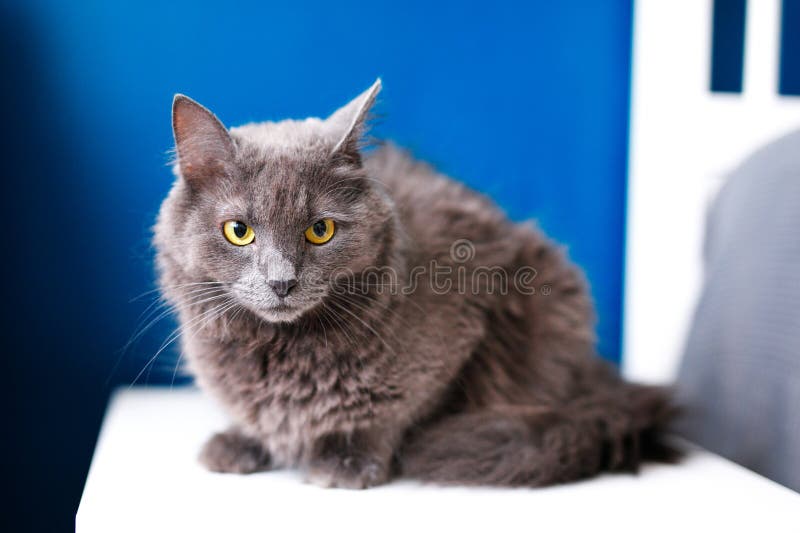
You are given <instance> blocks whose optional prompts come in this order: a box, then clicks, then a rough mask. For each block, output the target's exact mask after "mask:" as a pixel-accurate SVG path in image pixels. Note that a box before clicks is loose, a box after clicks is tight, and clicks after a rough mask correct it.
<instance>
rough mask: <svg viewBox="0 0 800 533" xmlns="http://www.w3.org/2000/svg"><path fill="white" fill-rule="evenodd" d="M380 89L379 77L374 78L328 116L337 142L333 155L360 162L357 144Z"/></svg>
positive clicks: (364, 129) (328, 121)
mask: <svg viewBox="0 0 800 533" xmlns="http://www.w3.org/2000/svg"><path fill="white" fill-rule="evenodd" d="M380 91H381V79H380V78H378V79H377V80H375V83H373V84H372V87H370V88H369V89H367V90H366V91H364V92H363V93H361V94H359V95H358V96H356V97H355V98H354V99H353V100H351V101H350V103H349V104H347V105H345V106H344V107H341V108H339V109H338V110H337V111H336V112H335V113H333V114H332V115H331V116H330V117H328V120H327V123H328V124H329V125H330V127H331V129H332V131H333V133H334V135H335V136H336V139H337V143H336V145H335V147H334V149H333V151H332V152H331V153H332V154H333V155H335V156H338V157H342V158H344V159H345V160H347V161H350V162H352V163H356V164H358V163H360V162H361V155H360V153H359V150H358V148H359V144H360V142H361V138H362V136H363V135H364V133H365V131H366V122H367V118H368V117H369V110H370V109H371V108H372V105H373V104H374V103H375V97H376V96H378V93H379V92H380Z"/></svg>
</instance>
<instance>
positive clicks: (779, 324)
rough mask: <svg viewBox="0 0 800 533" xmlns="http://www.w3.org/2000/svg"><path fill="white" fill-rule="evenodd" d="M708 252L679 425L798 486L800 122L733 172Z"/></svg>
mask: <svg viewBox="0 0 800 533" xmlns="http://www.w3.org/2000/svg"><path fill="white" fill-rule="evenodd" d="M704 253H705V281H704V288H703V292H702V295H701V297H700V300H699V304H698V307H697V310H696V314H695V318H694V322H693V326H692V330H691V333H690V335H689V339H688V342H687V346H686V351H685V354H684V358H683V362H682V365H681V369H680V372H679V377H678V383H677V388H678V394H679V398H680V400H681V401H682V402H683V404H684V405H686V406H687V415H686V417H685V418H684V420H683V427H682V432H683V433H684V434H685V435H686V436H687V437H688V438H689V439H691V440H694V441H695V442H697V443H699V444H700V445H702V446H704V447H706V448H708V449H709V450H712V451H714V452H717V453H719V454H721V455H724V456H726V457H728V458H730V459H732V460H734V461H736V462H738V463H740V464H742V465H744V466H746V467H748V468H751V469H753V470H755V471H756V472H759V473H761V474H763V475H765V476H767V477H770V478H772V479H774V480H775V481H778V482H779V483H782V484H784V485H786V486H788V487H790V488H793V489H794V490H798V491H800V131H797V132H795V133H792V134H790V135H788V136H786V137H783V138H781V139H780V140H778V141H775V142H773V143H771V144H770V145H768V146H767V147H766V148H763V149H762V150H760V151H758V152H757V153H756V154H755V155H753V156H752V157H750V158H749V159H748V160H747V161H746V162H745V163H744V164H742V165H741V166H740V167H739V168H738V169H737V170H736V171H734V172H733V173H732V174H731V175H730V176H729V178H728V180H727V182H726V184H725V185H724V187H723V188H722V190H721V191H720V194H719V196H718V197H717V199H716V200H715V202H714V204H713V206H712V207H711V210H710V212H709V215H708V223H707V233H706V243H705V251H704Z"/></svg>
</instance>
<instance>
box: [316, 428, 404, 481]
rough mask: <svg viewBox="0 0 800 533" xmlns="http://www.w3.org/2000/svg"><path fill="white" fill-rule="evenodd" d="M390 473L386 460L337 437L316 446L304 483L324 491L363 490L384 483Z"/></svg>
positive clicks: (348, 440)
mask: <svg viewBox="0 0 800 533" xmlns="http://www.w3.org/2000/svg"><path fill="white" fill-rule="evenodd" d="M389 474H390V472H389V461H388V460H387V459H384V458H382V457H379V456H378V455H377V454H374V453H371V452H370V451H369V450H367V449H363V448H360V447H358V446H353V443H352V441H351V440H350V439H347V438H344V437H342V436H338V435H337V436H330V437H327V438H325V439H323V440H322V441H321V442H320V443H319V444H318V446H317V450H316V453H315V454H314V457H313V459H312V461H311V463H310V464H309V466H308V472H307V474H306V481H308V482H310V483H313V484H314V485H317V486H320V487H324V488H333V487H336V488H341V489H366V488H368V487H374V486H376V485H382V484H384V483H386V482H387V481H388V480H389Z"/></svg>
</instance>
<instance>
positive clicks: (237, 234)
mask: <svg viewBox="0 0 800 533" xmlns="http://www.w3.org/2000/svg"><path fill="white" fill-rule="evenodd" d="M222 234H223V235H225V238H226V239H228V242H229V243H231V244H235V245H236V246H246V245H248V244H250V243H251V242H253V240H254V239H255V238H256V233H255V232H254V231H253V228H251V227H250V226H248V225H247V224H245V223H244V222H239V221H238V220H229V221H227V222H225V223H224V224H223V225H222Z"/></svg>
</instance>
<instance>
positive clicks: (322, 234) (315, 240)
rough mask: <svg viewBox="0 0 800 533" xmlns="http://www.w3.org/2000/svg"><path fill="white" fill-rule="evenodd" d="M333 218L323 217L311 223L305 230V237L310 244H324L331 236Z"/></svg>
mask: <svg viewBox="0 0 800 533" xmlns="http://www.w3.org/2000/svg"><path fill="white" fill-rule="evenodd" d="M334 231H335V229H334V226H333V220H331V219H329V218H324V219H322V220H317V221H316V222H314V223H313V224H311V225H310V226H309V227H308V229H307V230H306V239H307V240H308V242H310V243H311V244H325V243H326V242H328V241H329V240H331V239H332V238H333V232H334Z"/></svg>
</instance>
